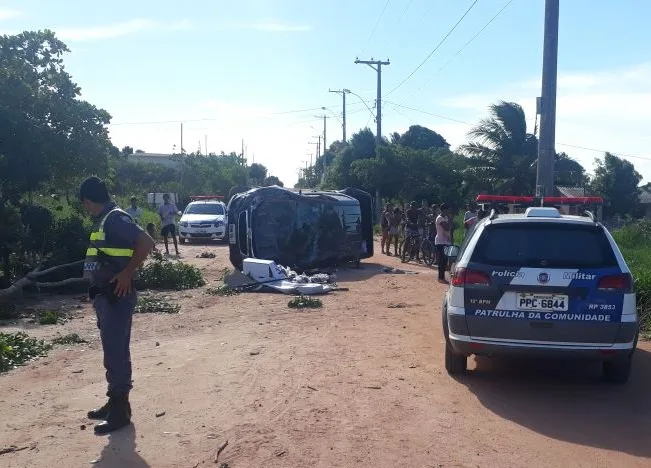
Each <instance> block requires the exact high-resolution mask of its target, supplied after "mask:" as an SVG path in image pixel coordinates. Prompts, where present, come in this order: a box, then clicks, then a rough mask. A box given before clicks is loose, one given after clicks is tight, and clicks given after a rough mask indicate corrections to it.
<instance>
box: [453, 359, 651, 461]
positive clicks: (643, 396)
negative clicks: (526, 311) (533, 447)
mask: <svg viewBox="0 0 651 468" xmlns="http://www.w3.org/2000/svg"><path fill="white" fill-rule="evenodd" d="M461 382H462V383H463V384H465V385H466V386H467V387H468V389H469V390H470V391H471V392H472V393H474V394H475V395H476V396H477V398H478V399H479V401H480V402H481V403H482V404H483V405H484V406H485V407H486V408H488V409H489V410H491V411H493V412H494V413H495V414H497V415H499V416H501V417H503V418H505V419H508V420H511V421H513V422H515V423H517V424H519V425H521V426H524V427H526V428H528V429H531V430H533V431H536V432H538V433H540V434H543V435H546V436H548V437H552V438H554V439H557V440H562V441H566V442H570V443H574V444H581V445H586V446H591V447H597V448H601V449H605V450H615V451H619V452H625V453H628V454H630V455H634V456H638V457H651V443H649V434H650V433H651V353H649V352H648V351H645V350H642V349H638V350H637V352H636V354H635V357H634V364H633V371H632V374H631V378H630V380H629V382H628V383H627V384H625V385H621V386H620V385H613V384H607V383H604V382H603V381H602V377H601V365H600V363H581V362H572V361H563V362H558V361H531V360H528V361H526V362H524V361H510V360H502V359H489V358H478V360H477V368H476V369H475V370H474V371H470V372H469V373H468V375H466V376H464V377H463V378H462V379H461Z"/></svg>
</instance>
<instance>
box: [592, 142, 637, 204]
mask: <svg viewBox="0 0 651 468" xmlns="http://www.w3.org/2000/svg"><path fill="white" fill-rule="evenodd" d="M640 180H642V176H641V175H640V174H639V173H638V172H637V171H636V170H635V167H634V166H633V164H631V162H630V161H626V160H624V159H621V158H618V157H617V156H615V155H613V154H610V153H606V154H605V155H604V160H603V161H601V160H598V159H597V160H595V170H594V177H593V179H592V183H591V184H590V187H591V190H592V192H593V193H595V194H596V195H599V196H601V197H603V199H604V208H603V209H604V216H614V215H620V216H625V215H636V214H637V213H638V210H639V206H640V201H639V192H638V187H637V186H638V184H639V183H640Z"/></svg>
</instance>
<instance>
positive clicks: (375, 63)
mask: <svg viewBox="0 0 651 468" xmlns="http://www.w3.org/2000/svg"><path fill="white" fill-rule="evenodd" d="M355 63H363V64H365V65H368V66H369V67H371V68H372V69H373V70H375V71H376V72H377V99H376V101H375V105H376V108H377V110H376V117H375V123H376V124H377V130H376V132H375V139H376V141H377V142H376V144H375V158H376V159H377V157H378V148H379V146H380V143H382V65H391V63H390V62H389V60H387V61H386V62H383V61H381V60H373V57H371V60H360V59H355ZM380 204H381V201H380V190H375V214H376V216H377V218H376V219H380V210H381V207H380Z"/></svg>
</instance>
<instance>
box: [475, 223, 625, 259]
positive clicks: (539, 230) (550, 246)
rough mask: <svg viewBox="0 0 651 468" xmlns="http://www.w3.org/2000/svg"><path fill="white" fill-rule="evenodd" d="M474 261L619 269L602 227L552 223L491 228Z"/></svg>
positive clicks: (477, 246) (478, 247)
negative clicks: (615, 267) (616, 267)
mask: <svg viewBox="0 0 651 468" xmlns="http://www.w3.org/2000/svg"><path fill="white" fill-rule="evenodd" d="M470 261H471V262H473V263H475V262H476V263H484V264H488V265H504V266H507V265H515V266H524V267H533V268H540V267H546V268H604V267H612V266H617V259H616V258H615V254H614V252H613V250H612V248H611V246H610V243H609V242H608V239H607V237H606V235H605V234H604V232H603V230H602V228H601V227H599V226H594V225H588V226H584V225H575V224H566V225H562V224H552V223H526V224H525V223H511V224H492V225H488V226H486V228H485V229H484V231H483V233H482V235H481V238H480V239H479V241H478V242H477V245H476V247H475V249H474V251H473V253H472V257H471V259H470Z"/></svg>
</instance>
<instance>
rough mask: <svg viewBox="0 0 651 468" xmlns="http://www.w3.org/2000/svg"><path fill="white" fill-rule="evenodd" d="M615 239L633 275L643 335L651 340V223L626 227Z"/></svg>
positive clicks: (644, 221)
mask: <svg viewBox="0 0 651 468" xmlns="http://www.w3.org/2000/svg"><path fill="white" fill-rule="evenodd" d="M613 237H614V238H615V240H616V241H617V244H618V245H619V248H620V250H621V251H622V255H624V258H625V260H626V263H627V264H628V266H629V268H630V269H631V273H632V274H633V279H634V281H635V283H634V284H635V292H636V295H637V311H638V314H639V315H640V321H641V327H642V333H643V334H644V335H645V336H646V337H647V338H651V221H649V220H642V221H638V222H636V223H633V224H630V225H628V226H625V227H624V228H623V229H620V230H619V231H615V232H613Z"/></svg>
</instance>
